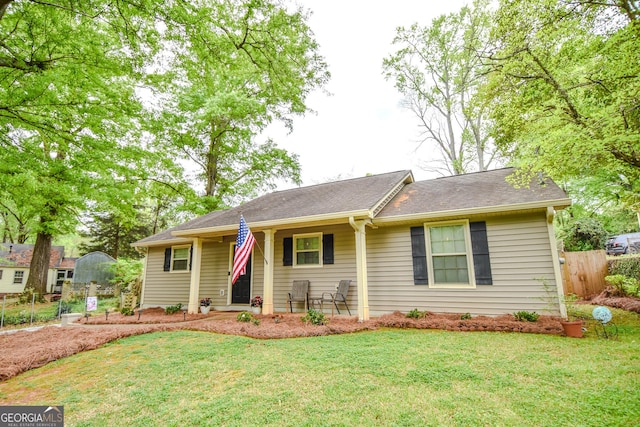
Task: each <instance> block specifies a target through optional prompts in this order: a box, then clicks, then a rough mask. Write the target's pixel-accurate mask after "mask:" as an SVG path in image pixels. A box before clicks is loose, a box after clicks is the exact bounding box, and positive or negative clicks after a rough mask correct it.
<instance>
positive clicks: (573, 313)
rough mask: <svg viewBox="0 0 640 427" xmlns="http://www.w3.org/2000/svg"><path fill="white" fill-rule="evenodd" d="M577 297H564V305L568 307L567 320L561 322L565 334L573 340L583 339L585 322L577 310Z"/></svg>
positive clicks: (570, 295)
mask: <svg viewBox="0 0 640 427" xmlns="http://www.w3.org/2000/svg"><path fill="white" fill-rule="evenodd" d="M577 300H578V297H577V295H575V294H569V295H566V296H565V297H564V304H565V306H566V307H567V320H563V321H561V322H560V324H561V325H562V329H563V330H564V334H565V335H566V336H568V337H572V338H582V336H583V330H582V327H583V323H584V322H583V321H582V318H581V317H580V313H579V312H578V309H577V308H576V301H577Z"/></svg>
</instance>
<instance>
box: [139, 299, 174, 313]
mask: <svg viewBox="0 0 640 427" xmlns="http://www.w3.org/2000/svg"><path fill="white" fill-rule="evenodd" d="M181 308H182V303H180V302H179V303H178V304H176V305H170V306H168V307H167V308H165V309H164V312H165V313H167V314H173V313H177V312H179V311H180V309H181ZM132 314H133V313H132Z"/></svg>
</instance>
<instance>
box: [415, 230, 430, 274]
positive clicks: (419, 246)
mask: <svg viewBox="0 0 640 427" xmlns="http://www.w3.org/2000/svg"><path fill="white" fill-rule="evenodd" d="M411 256H412V257H413V284H414V285H428V284H429V278H428V276H427V248H426V245H425V241H424V227H423V226H420V227H411Z"/></svg>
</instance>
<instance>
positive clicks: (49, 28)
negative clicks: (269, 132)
mask: <svg viewBox="0 0 640 427" xmlns="http://www.w3.org/2000/svg"><path fill="white" fill-rule="evenodd" d="M252 13H255V19H254V18H253V17H252V16H251V15H252ZM272 14H273V16H275V17H276V18H274V20H273V22H275V23H276V24H278V25H279V27H280V28H277V29H273V30H272V31H271V29H270V27H269V26H268V25H267V24H264V25H263V24H262V23H263V22H266V23H269V22H271V20H270V18H269V17H270V16H271V15H272ZM288 16H292V18H291V19H288V18H287V17H288ZM304 20H305V16H304V15H302V14H300V13H298V12H295V11H294V12H288V11H287V10H286V9H285V8H284V6H281V5H280V3H279V2H275V1H257V0H256V1H247V2H234V1H230V0H226V1H220V2H213V1H204V0H203V1H198V2H182V1H178V2H162V1H159V0H139V1H129V0H88V1H83V2H77V1H74V0H52V1H49V2H40V1H29V0H14V1H2V2H0V129H1V131H0V146H1V148H2V150H1V151H0V193H2V194H3V197H7V199H11V200H12V202H13V203H14V204H17V205H21V204H25V203H28V205H29V206H30V207H31V210H32V211H35V212H37V219H36V221H35V226H34V231H35V233H36V236H37V237H36V248H35V250H34V256H33V260H32V265H31V270H30V275H29V279H28V282H27V286H28V287H33V288H35V289H36V291H39V292H41V293H43V292H44V290H45V286H46V274H47V269H48V260H49V253H50V246H51V241H52V239H53V237H54V236H56V235H58V234H61V233H65V232H68V231H70V230H73V229H74V228H75V226H76V224H77V219H78V216H79V214H80V213H81V212H82V211H84V210H86V209H89V208H91V207H92V206H101V207H104V206H109V208H110V209H111V210H113V211H116V212H117V214H118V216H119V217H126V216H127V215H130V216H133V215H134V212H133V206H134V205H135V202H136V200H139V199H141V198H144V197H146V195H147V190H145V188H148V185H147V183H149V182H160V183H164V184H165V185H167V186H168V187H170V188H172V189H174V190H176V192H183V193H184V192H189V191H191V193H193V191H192V190H190V189H185V186H184V185H183V183H184V180H183V176H182V175H181V168H180V167H179V165H178V164H177V161H178V160H180V156H179V155H178V152H179V149H178V148H184V147H186V148H187V149H190V148H191V147H195V148H196V149H197V146H196V145H194V144H195V143H193V141H196V140H198V133H197V132H193V131H189V132H190V133H189V135H188V137H187V138H186V139H183V140H167V139H164V138H162V135H163V132H161V131H160V128H159V127H158V126H154V124H157V123H158V122H161V124H162V129H163V131H164V130H166V129H167V128H170V130H171V132H168V133H171V134H172V135H173V136H176V135H179V134H180V133H182V132H183V131H184V130H185V129H189V127H190V126H192V120H193V122H200V123H202V121H201V117H207V118H208V119H209V120H208V122H207V123H208V124H211V123H214V122H216V123H221V120H222V121H223V120H224V119H225V118H226V117H227V115H226V114H213V115H212V114H205V115H204V116H203V115H201V114H200V113H199V112H200V111H203V110H202V107H204V109H205V110H206V109H207V108H210V107H212V108H213V109H214V110H216V109H219V108H226V107H228V105H226V107H225V104H224V103H223V104H219V105H216V103H215V102H213V101H211V100H212V99H215V97H216V96H223V95H224V96H223V97H224V98H226V99H229V96H228V94H223V93H221V89H222V88H224V87H226V86H225V85H231V84H232V83H234V82H235V83H236V84H235V86H233V88H234V90H235V91H236V92H238V91H242V90H246V91H245V93H243V94H242V96H243V98H244V100H245V101H246V103H252V102H254V100H253V99H251V96H252V95H255V94H256V93H257V99H258V101H260V100H262V99H268V100H273V102H271V103H268V102H264V103H260V102H255V108H254V110H251V109H249V108H247V111H248V112H247V113H246V114H245V116H244V117H243V118H242V120H241V121H238V122H234V121H233V120H230V121H229V123H230V125H229V126H230V127H229V128H228V129H227V130H225V131H224V133H227V131H232V130H234V128H236V127H240V124H241V125H242V127H244V128H245V132H246V131H247V130H249V131H252V132H254V133H255V132H256V131H257V130H259V129H261V128H262V127H263V124H264V123H266V122H268V120H270V119H271V118H273V117H276V118H280V117H285V116H287V114H290V113H300V114H302V113H304V111H306V105H304V98H305V95H306V93H307V92H308V91H309V90H311V89H312V88H314V87H316V86H318V85H320V84H322V82H323V81H324V79H325V78H326V75H325V74H324V69H323V64H322V61H321V60H320V58H319V57H317V56H316V54H315V49H316V46H315V44H314V43H313V40H312V38H311V33H310V31H309V30H308V28H307V27H306V26H305V25H304ZM294 24H295V25H294ZM287 25H289V26H290V30H289V31H285V29H284V27H285V26H287ZM243 29H244V30H243ZM297 30H303V31H304V33H303V34H298V33H296V31H297ZM298 38H299V39H300V40H302V41H303V42H301V43H298V42H299V40H298ZM288 43H289V44H290V45H291V46H292V47H291V48H289V44H288ZM264 53H268V54H269V55H270V57H269V58H266V59H264V58H262V57H261V56H260V55H263V54H264ZM196 58H197V59H196ZM200 61H202V64H201V66H200V65H199V62H200ZM285 61H286V62H287V64H286V66H279V64H281V63H283V62H285ZM308 61H310V62H309V63H308ZM311 63H314V64H315V63H317V66H316V65H309V64H311ZM252 64H253V65H254V69H251V68H250V67H249V68H247V66H250V65H252ZM314 67H317V70H318V72H319V74H318V75H317V76H315V75H313V72H314V69H315V68H314ZM272 69H273V71H272ZM297 70H301V71H300V72H298V71H297ZM223 71H224V73H222V72H223ZM287 71H289V72H290V73H291V75H292V76H297V77H299V78H298V79H295V78H291V77H290V76H288V75H286V72H287ZM260 73H262V74H261V75H260V76H258V77H256V76H255V75H253V74H260ZM281 73H283V74H282V76H281ZM296 73H297V74H296ZM196 75H197V78H195V76H196ZM248 77H251V78H248ZM280 78H282V79H283V81H284V82H285V83H284V84H282V85H279V83H280V82H276V81H277V80H278V79H280ZM168 79H171V80H172V81H173V82H175V83H177V86H172V85H170V84H169V83H168ZM260 79H261V80H260ZM272 80H273V81H272ZM242 82H245V83H244V84H245V86H246V87H243V85H242ZM262 83H264V85H268V86H271V87H272V88H273V90H267V89H263V88H262V87H261V88H260V89H262V90H259V91H257V90H256V86H261V84H262ZM198 85H203V88H205V87H212V88H214V89H213V90H207V91H205V93H206V94H207V96H208V97H209V98H210V99H209V100H207V101H205V102H204V103H200V104H198V102H199V101H198V102H196V103H195V105H198V107H194V106H192V105H191V103H190V101H189V97H188V96H185V95H188V94H189V93H191V94H192V95H197V94H198ZM216 85H217V86H216ZM296 86H298V89H299V92H296V91H295V87H296ZM142 88H144V89H145V92H141V91H140V89H142ZM176 88H180V89H184V90H176ZM247 88H248V89H247ZM285 89H286V90H288V91H289V92H288V93H287V94H282V93H281V91H282V90H285ZM231 92H232V93H233V91H231ZM141 93H145V94H151V96H150V98H151V99H148V98H149V96H148V95H147V99H143V98H144V97H143V96H141ZM165 99H167V100H170V101H168V103H167V104H166V105H171V106H172V107H175V109H174V110H173V111H172V112H173V113H174V114H173V117H181V118H183V119H186V121H180V120H158V119H159V118H160V117H161V114H160V113H159V112H158V108H162V107H164V106H165V104H163V102H162V101H163V100H165ZM175 99H179V102H175V101H174V100H175ZM193 99H194V101H196V100H197V97H194V98H193ZM234 105H235V104H234ZM289 105H291V106H292V108H288V106H289ZM181 108H184V110H185V111H189V112H192V113H193V112H196V111H197V113H196V114H192V115H185V114H183V112H181V111H180V109H181ZM256 110H257V111H256ZM265 111H266V112H265ZM154 134H155V136H156V137H154ZM210 135H213V134H210ZM245 141H246V139H245ZM246 147H250V145H248V146H246ZM267 148H268V149H269V150H271V154H273V155H270V154H269V152H267V153H266V157H264V158H262V159H260V161H261V162H262V163H263V164H265V165H266V166H264V170H265V171H267V172H270V171H269V168H270V165H269V161H271V160H272V157H276V158H277V154H279V153H278V152H277V151H273V150H275V147H273V146H271V147H267ZM214 151H215V150H214ZM266 151H268V150H266ZM217 153H218V155H219V158H221V159H225V156H233V158H235V159H237V158H241V156H242V155H243V153H244V152H243V151H242V150H241V149H239V150H231V151H224V150H222V151H218V152H217ZM285 160H287V161H289V160H295V159H291V158H288V159H285ZM224 161H227V162H230V163H231V164H232V165H233V163H232V162H231V161H229V160H228V159H225V160H224ZM277 162H278V160H277V159H276V162H275V163H276V165H277ZM289 163H290V164H293V165H294V166H295V162H289ZM283 171H284V175H285V176H294V177H295V168H294V169H291V167H290V166H287V165H285V168H284V169H283ZM291 171H293V175H292V174H291ZM267 172H265V173H267ZM248 173H249V174H250V173H255V175H253V176H252V178H254V179H255V183H258V184H259V183H260V181H261V180H262V179H264V177H263V176H260V175H259V173H257V172H255V170H249V171H248ZM273 175H274V174H272V175H270V177H272V176H273ZM276 175H277V173H276ZM250 184H251V185H254V182H250ZM247 185H249V184H247ZM225 190H226V191H228V192H229V193H228V194H227V196H228V197H232V196H233V192H236V194H242V192H243V191H245V190H246V188H243V186H242V185H239V184H238V185H235V186H231V185H228V186H226V187H225ZM183 196H184V194H183ZM219 197H221V196H219ZM186 201H188V200H186ZM191 206H194V204H193V203H192V204H191Z"/></svg>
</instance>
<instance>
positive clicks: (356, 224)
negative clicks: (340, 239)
mask: <svg viewBox="0 0 640 427" xmlns="http://www.w3.org/2000/svg"><path fill="white" fill-rule="evenodd" d="M349 224H350V225H351V227H352V228H353V229H354V231H355V238H356V272H357V289H358V320H359V321H360V322H364V321H365V320H369V285H368V281H367V235H366V230H365V227H366V225H367V224H371V220H358V221H355V220H354V218H353V217H352V216H350V217H349Z"/></svg>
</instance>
